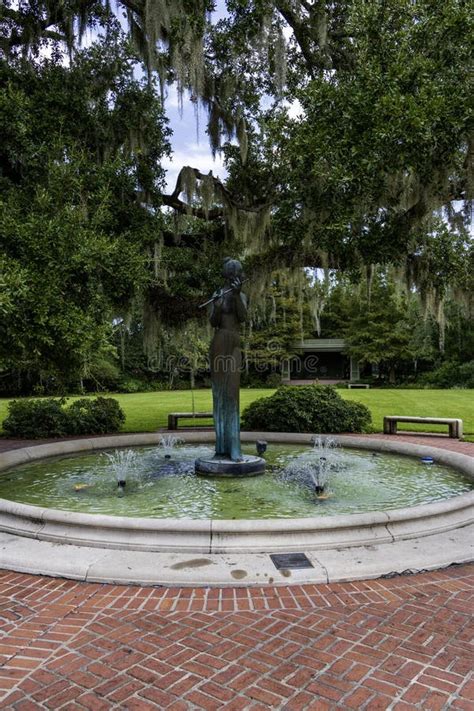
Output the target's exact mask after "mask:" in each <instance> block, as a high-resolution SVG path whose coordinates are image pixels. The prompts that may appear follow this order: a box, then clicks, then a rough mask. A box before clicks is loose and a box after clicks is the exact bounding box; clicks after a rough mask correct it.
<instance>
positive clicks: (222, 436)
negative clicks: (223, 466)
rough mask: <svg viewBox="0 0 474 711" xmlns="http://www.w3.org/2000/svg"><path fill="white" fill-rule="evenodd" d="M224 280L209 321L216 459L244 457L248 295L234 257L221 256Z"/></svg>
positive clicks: (238, 460)
mask: <svg viewBox="0 0 474 711" xmlns="http://www.w3.org/2000/svg"><path fill="white" fill-rule="evenodd" d="M223 276H224V279H225V284H224V287H223V288H222V289H220V290H219V291H217V292H215V293H214V294H213V297H212V307H211V313H210V322H211V325H212V326H214V328H215V331H214V336H213V339H212V342H211V348H210V359H211V382H212V398H213V414H214V427H215V430H216V455H215V456H216V459H226V458H228V459H231V460H232V461H234V462H241V461H242V460H243V457H242V452H241V448H240V413H239V391H240V367H241V360H242V359H241V352H240V324H241V323H242V322H243V321H245V318H246V316H247V298H246V296H245V294H242V292H241V288H242V265H241V263H240V262H239V261H238V260H237V259H230V257H227V258H226V259H225V260H224V271H223Z"/></svg>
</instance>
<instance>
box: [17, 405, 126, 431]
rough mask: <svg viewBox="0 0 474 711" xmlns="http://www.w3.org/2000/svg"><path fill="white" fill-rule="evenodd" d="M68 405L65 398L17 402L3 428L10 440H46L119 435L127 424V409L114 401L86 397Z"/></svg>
mask: <svg viewBox="0 0 474 711" xmlns="http://www.w3.org/2000/svg"><path fill="white" fill-rule="evenodd" d="M65 405H66V399H65V398H60V399H55V398H45V399H41V400H27V399H25V400H13V401H12V402H11V403H10V404H9V406H8V416H7V417H6V419H5V420H4V421H3V429H4V430H5V432H6V433H7V435H9V436H10V437H20V438H27V439H42V438H44V437H66V436H68V435H84V434H107V433H109V432H118V431H119V429H120V427H121V426H122V425H123V423H124V422H125V415H124V413H123V410H122V408H121V407H120V405H119V404H118V402H117V400H114V399H113V398H105V397H98V398H95V399H89V398H83V399H81V400H76V401H75V402H73V403H72V405H70V406H69V407H65Z"/></svg>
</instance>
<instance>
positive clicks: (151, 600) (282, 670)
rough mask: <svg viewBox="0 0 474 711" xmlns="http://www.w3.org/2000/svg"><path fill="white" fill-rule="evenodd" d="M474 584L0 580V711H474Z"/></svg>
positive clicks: (437, 579) (463, 578)
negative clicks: (145, 584)
mask: <svg viewBox="0 0 474 711" xmlns="http://www.w3.org/2000/svg"><path fill="white" fill-rule="evenodd" d="M407 439H409V441H417V442H420V440H422V441H423V442H426V439H425V438H422V437H418V436H417V437H416V438H412V437H411V436H409V437H407ZM4 443H5V441H4ZM430 443H431V444H433V445H434V446H443V447H449V448H450V449H455V450H456V451H465V452H466V453H471V452H473V450H474V446H473V445H465V444H463V443H458V442H455V441H454V440H447V439H444V438H430ZM473 583H474V565H473V566H453V567H451V568H448V569H446V570H443V571H437V572H432V573H421V574H417V575H410V576H399V577H395V578H390V579H379V580H371V581H365V582H356V583H333V584H330V585H303V586H294V585H293V586H288V587H286V588H285V587H271V586H269V587H264V588H235V589H229V588H226V589H211V588H195V589H193V588H182V589H172V588H140V587H126V586H113V585H98V584H87V583H75V582H73V581H66V580H56V579H50V578H42V577H39V576H29V575H22V574H18V573H10V572H6V571H4V572H0V699H1V697H2V694H3V695H4V696H3V700H0V707H1V708H2V709H15V710H17V711H29V710H31V711H33V710H34V709H68V711H69V710H71V711H72V710H73V709H76V710H78V711H79V710H83V709H90V710H92V711H102V710H103V709H104V710H107V709H125V710H130V711H147V710H149V709H173V710H175V711H181V710H182V711H186V709H206V710H213V709H229V711H231V710H234V709H235V710H237V709H252V710H253V711H259V710H260V711H262V710H264V709H288V710H289V711H293V710H295V711H296V710H297V709H314V710H316V711H325V710H326V709H367V710H368V711H373V710H376V709H390V710H392V709H393V710H396V711H405V710H407V711H408V710H409V709H423V710H425V709H454V710H456V709H466V710H468V709H469V711H471V709H473V708H474V680H472V679H471V678H470V673H471V670H472V669H473V668H474V654H473V649H472V644H471V643H472V639H473V625H472V619H473V616H472V613H473V612H474V604H473V598H474V595H473V589H474V585H473Z"/></svg>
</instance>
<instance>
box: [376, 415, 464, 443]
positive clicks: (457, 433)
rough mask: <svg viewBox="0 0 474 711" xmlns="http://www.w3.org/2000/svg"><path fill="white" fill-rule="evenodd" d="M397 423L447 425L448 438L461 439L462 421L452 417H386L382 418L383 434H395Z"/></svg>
mask: <svg viewBox="0 0 474 711" xmlns="http://www.w3.org/2000/svg"><path fill="white" fill-rule="evenodd" d="M397 422H418V423H421V424H428V425H448V427H449V436H450V437H453V438H454V439H462V435H463V424H462V420H458V419H454V418H452V417H408V416H406V415H387V416H386V417H384V418H383V431H384V434H397Z"/></svg>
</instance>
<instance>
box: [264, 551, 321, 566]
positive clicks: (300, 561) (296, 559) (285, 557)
mask: <svg viewBox="0 0 474 711" xmlns="http://www.w3.org/2000/svg"><path fill="white" fill-rule="evenodd" d="M270 558H271V559H272V562H273V564H274V566H275V568H276V569H277V570H297V569H298V568H314V565H313V564H312V563H311V561H310V560H309V558H307V557H306V556H305V554H304V553H273V554H272V555H271V556H270Z"/></svg>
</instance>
